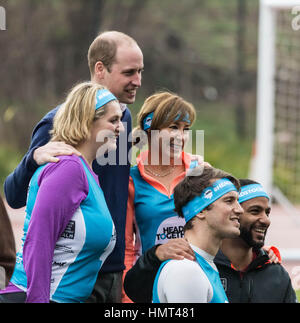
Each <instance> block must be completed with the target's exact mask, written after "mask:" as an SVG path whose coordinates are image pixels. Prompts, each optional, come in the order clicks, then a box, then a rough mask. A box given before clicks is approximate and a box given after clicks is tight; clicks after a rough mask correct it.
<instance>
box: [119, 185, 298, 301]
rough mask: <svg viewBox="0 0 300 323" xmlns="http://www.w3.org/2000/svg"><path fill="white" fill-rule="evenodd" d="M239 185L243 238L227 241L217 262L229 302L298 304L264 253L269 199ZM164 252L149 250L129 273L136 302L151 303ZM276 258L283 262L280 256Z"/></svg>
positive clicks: (285, 276) (283, 273) (287, 280)
mask: <svg viewBox="0 0 300 323" xmlns="http://www.w3.org/2000/svg"><path fill="white" fill-rule="evenodd" d="M240 183H241V186H242V190H241V194H240V198H239V202H240V203H241V205H242V207H243V209H244V214H243V215H242V216H241V217H240V230H241V235H240V237H239V238H235V239H224V240H223V243H222V247H221V250H220V251H219V253H218V254H217V256H216V257H215V260H214V262H215V264H216V266H217V268H218V270H219V273H220V278H221V281H222V283H223V287H224V289H225V292H226V294H227V297H228V299H229V302H232V303H296V302H297V298H296V294H295V291H294V290H293V288H292V285H291V279H290V277H289V275H288V273H287V271H286V270H285V269H284V268H283V266H281V265H280V264H279V263H271V262H270V260H269V257H268V254H267V253H266V252H265V251H264V250H263V249H262V246H263V245H264V240H265V236H266V233H267V229H268V227H269V225H270V219H269V214H270V211H271V208H270V206H269V198H268V196H267V194H266V193H265V192H264V191H263V188H262V187H261V185H260V184H258V183H257V182H254V181H251V180H240ZM162 248H166V246H163V245H161V246H155V247H153V248H151V249H150V250H148V251H147V252H146V253H145V254H144V255H143V256H142V257H140V258H139V259H138V261H137V263H136V265H135V266H134V267H133V268H132V269H131V270H130V271H129V272H128V273H127V275H126V278H125V282H124V288H125V292H126V293H127V295H128V296H129V297H130V298H131V299H132V300H133V301H135V302H151V299H152V286H153V281H154V277H155V275H156V271H157V270H158V268H159V266H160V264H161V260H162V259H160V258H159V257H158V256H159V255H160V254H161V249H162ZM159 249H160V250H159ZM274 250H275V253H277V251H276V249H274ZM277 255H278V257H279V258H280V255H279V253H277ZM163 260H165V259H163ZM137 282H138V283H137ZM141 286H142V287H143V288H140V287H141Z"/></svg>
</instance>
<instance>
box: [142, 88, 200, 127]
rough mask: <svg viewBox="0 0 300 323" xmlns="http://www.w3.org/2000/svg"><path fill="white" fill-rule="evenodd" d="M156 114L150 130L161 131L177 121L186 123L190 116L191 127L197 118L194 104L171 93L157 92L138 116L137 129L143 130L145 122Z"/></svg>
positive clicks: (145, 103) (147, 101)
mask: <svg viewBox="0 0 300 323" xmlns="http://www.w3.org/2000/svg"><path fill="white" fill-rule="evenodd" d="M152 112H154V114H153V119H152V123H151V127H150V130H161V129H163V128H166V127H168V126H169V125H170V124H172V123H173V122H174V120H175V119H176V121H184V119H185V118H186V116H187V115H188V118H189V121H190V125H192V124H193V122H194V121H195V118H196V111H195V108H194V106H193V104H192V103H190V102H187V101H186V100H184V99H183V98H182V97H180V96H179V95H177V94H175V93H171V92H157V93H155V94H153V95H151V96H150V97H148V98H147V99H146V101H145V102H144V104H143V106H142V107H141V110H140V111H139V113H138V115H137V128H136V129H138V130H143V121H144V119H145V118H146V117H147V115H149V114H150V113H152Z"/></svg>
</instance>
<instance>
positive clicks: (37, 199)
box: [2, 82, 123, 303]
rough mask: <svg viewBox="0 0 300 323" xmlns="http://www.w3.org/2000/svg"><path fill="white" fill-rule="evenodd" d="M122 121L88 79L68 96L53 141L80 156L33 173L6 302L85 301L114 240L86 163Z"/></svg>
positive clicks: (111, 143) (111, 145) (113, 102)
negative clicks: (100, 134)
mask: <svg viewBox="0 0 300 323" xmlns="http://www.w3.org/2000/svg"><path fill="white" fill-rule="evenodd" d="M121 116H122V112H121V109H120V105H119V103H118V101H117V99H116V98H115V96H114V95H112V94H111V92H109V91H108V90H107V89H106V88H104V87H103V86H101V85H97V84H92V83H90V82H86V83H82V84H79V85H77V86H75V87H74V88H73V89H72V90H71V92H70V93H69V95H68V97H67V99H66V101H65V104H64V105H63V107H61V108H60V110H59V112H58V113H57V115H56V117H55V119H54V125H53V131H52V140H54V141H64V142H66V143H67V144H69V145H72V146H73V147H75V148H76V149H77V150H78V151H79V152H80V153H81V154H82V156H81V157H78V156H75V155H72V156H62V157H60V161H59V162H58V163H48V164H46V165H44V166H41V167H40V168H38V170H37V171H36V172H35V174H34V175H33V177H32V179H31V182H30V187H29V192H28V198H27V208H26V219H25V223H24V236H23V246H22V250H21V251H20V252H19V253H18V254H17V264H16V268H15V272H14V274H13V277H12V279H11V282H10V285H9V286H8V288H7V289H6V290H5V291H4V292H3V293H5V294H3V295H2V299H4V301H5V299H6V300H10V301H12V302H13V301H14V300H15V298H14V295H15V296H20V294H21V295H22V293H23V296H24V301H25V300H26V302H42V303H45V302H49V301H53V302H83V301H85V300H86V299H87V298H88V297H89V296H90V294H91V292H92V289H93V287H94V284H95V281H96V278H97V275H98V271H99V269H100V268H101V266H102V264H103V262H104V260H105V259H106V258H107V256H108V255H109V254H110V253H111V252H112V250H113V248H114V245H115V239H116V237H115V229H114V224H113V221H112V218H111V215H110V212H109V210H108V208H107V205H106V202H105V199H104V195H103V192H102V190H101V188H100V186H99V183H98V177H97V176H96V175H95V174H94V172H93V171H92V162H93V160H94V159H95V158H96V154H97V151H100V150H99V148H101V147H102V148H103V145H105V146H106V149H108V150H112V149H116V140H117V137H118V135H119V132H120V131H122V129H123V125H122V123H121V121H120V120H121ZM99 131H102V132H103V131H105V132H106V136H105V137H106V139H105V141H103V142H98V141H97V140H96V139H97V136H98V135H99ZM107 133H108V134H107ZM104 150H105V149H101V151H104ZM18 299H20V298H18Z"/></svg>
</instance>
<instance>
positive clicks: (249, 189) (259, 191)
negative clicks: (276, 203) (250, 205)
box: [239, 184, 270, 203]
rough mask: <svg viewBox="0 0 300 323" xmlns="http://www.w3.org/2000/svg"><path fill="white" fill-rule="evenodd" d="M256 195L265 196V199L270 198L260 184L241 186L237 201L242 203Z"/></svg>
mask: <svg viewBox="0 0 300 323" xmlns="http://www.w3.org/2000/svg"><path fill="white" fill-rule="evenodd" d="M256 197H266V198H267V199H270V197H269V195H268V194H267V193H266V192H265V191H264V189H263V187H262V186H261V185H260V184H250V185H245V186H242V188H241V192H240V196H239V203H243V202H245V201H248V200H251V199H254V198H256Z"/></svg>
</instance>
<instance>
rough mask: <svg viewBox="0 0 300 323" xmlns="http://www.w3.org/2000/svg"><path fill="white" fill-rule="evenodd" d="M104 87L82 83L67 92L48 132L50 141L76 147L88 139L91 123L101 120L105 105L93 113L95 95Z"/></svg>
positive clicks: (105, 108)
mask: <svg viewBox="0 0 300 323" xmlns="http://www.w3.org/2000/svg"><path fill="white" fill-rule="evenodd" d="M102 89H105V87H104V86H102V85H99V84H96V83H91V82H84V83H80V84H77V85H75V86H74V87H73V88H72V89H71V91H70V92H69V94H68V96H67V99H66V101H65V103H64V104H63V105H62V106H61V107H60V108H59V110H58V112H57V113H56V115H55V117H54V121H53V129H52V130H51V131H50V135H51V136H52V138H51V141H64V142H65V143H67V144H69V145H71V146H74V147H76V146H77V145H78V144H79V143H81V142H82V141H84V140H86V139H88V138H89V137H90V129H91V126H92V123H93V121H95V120H97V119H99V118H101V117H102V116H103V115H104V114H105V113H106V110H107V105H108V104H105V105H104V106H103V107H101V108H100V109H98V110H96V111H95V106H96V94H97V91H98V90H102Z"/></svg>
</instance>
